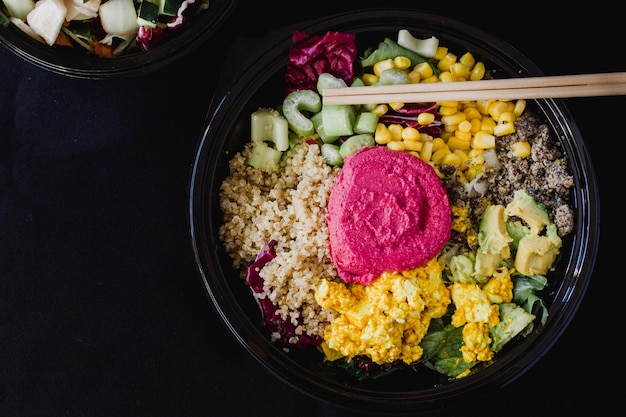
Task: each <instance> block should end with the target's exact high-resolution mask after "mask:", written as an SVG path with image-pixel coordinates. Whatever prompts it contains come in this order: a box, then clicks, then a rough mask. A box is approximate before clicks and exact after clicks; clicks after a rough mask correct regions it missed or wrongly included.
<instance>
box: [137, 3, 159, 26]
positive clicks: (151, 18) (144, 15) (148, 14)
mask: <svg viewBox="0 0 626 417" xmlns="http://www.w3.org/2000/svg"><path fill="white" fill-rule="evenodd" d="M160 3H161V2H160V1H159V0H143V1H142V2H141V5H140V6H139V13H138V16H137V24H138V25H139V26H143V27H146V28H151V29H154V28H155V27H156V26H157V20H158V19H159V9H160V8H161V4H160Z"/></svg>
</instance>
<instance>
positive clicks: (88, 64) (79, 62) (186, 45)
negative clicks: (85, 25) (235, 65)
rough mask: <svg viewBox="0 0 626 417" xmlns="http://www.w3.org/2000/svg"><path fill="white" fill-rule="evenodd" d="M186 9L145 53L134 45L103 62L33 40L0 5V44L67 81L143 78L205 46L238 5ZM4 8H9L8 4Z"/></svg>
mask: <svg viewBox="0 0 626 417" xmlns="http://www.w3.org/2000/svg"><path fill="white" fill-rule="evenodd" d="M11 3H13V2H11ZM18 3H19V2H18ZM24 3H27V2H24ZM189 3H190V6H188V8H187V9H186V10H185V11H183V12H181V13H184V14H185V15H186V17H185V20H184V23H183V24H182V25H180V26H176V27H175V28H173V29H167V30H163V32H162V33H163V36H162V37H160V40H159V41H158V42H154V41H150V42H148V41H146V45H147V47H146V48H143V47H140V46H139V45H135V44H134V43H133V42H137V41H136V40H134V41H131V45H129V46H128V47H126V49H124V50H123V51H122V52H120V53H117V54H113V56H111V57H106V58H104V57H100V56H98V55H97V54H96V53H94V52H93V51H88V50H87V49H85V48H83V47H82V46H80V45H79V44H73V46H72V47H69V46H58V45H56V44H54V45H52V46H51V45H49V44H47V43H46V42H44V41H43V39H37V40H36V39H34V38H33V37H31V36H29V35H27V34H26V33H25V32H24V31H23V30H22V29H21V28H20V27H18V25H16V24H15V23H13V21H12V20H10V19H11V18H12V16H11V14H10V12H9V9H8V8H7V6H5V4H4V3H3V2H0V44H2V45H3V46H4V47H6V48H8V49H9V50H11V51H12V52H14V53H15V54H16V55H18V56H20V57H22V58H23V59H25V60H26V61H28V62H30V63H32V64H34V65H36V66H38V67H41V68H44V69H46V70H49V71H52V72H54V73H58V74H62V75H67V76H71V77H77V78H87V79H106V78H112V77H121V76H133V75H140V74H145V73H147V72H150V71H153V70H156V69H158V68H162V67H164V66H166V65H167V64H169V63H171V62H173V61H175V60H177V59H179V58H181V57H182V56H184V55H186V54H188V53H189V52H191V51H192V50H194V49H195V48H197V47H199V46H200V45H202V44H203V43H204V42H206V41H207V40H208V39H209V38H211V37H212V36H213V35H214V34H215V33H216V32H217V31H218V30H219V29H220V28H221V27H222V25H223V24H224V22H225V21H226V20H227V19H228V17H229V16H230V15H231V14H232V13H233V12H234V10H235V8H236V7H237V4H238V1H237V0H211V1H210V3H209V5H208V7H207V8H206V9H201V8H200V6H198V8H197V10H196V9H193V10H192V8H193V7H194V5H195V4H198V5H199V4H200V2H195V1H191V2H189ZM7 4H10V2H9V0H7ZM101 4H102V5H105V4H106V3H105V2H101ZM136 4H140V3H136ZM180 10H182V7H181V9H180ZM118 21H119V17H113V23H114V24H115V23H116V22H118ZM85 22H87V21H85ZM92 30H93V31H94V32H97V30H96V29H92ZM145 37H146V38H147V37H148V36H147V35H146V36H145ZM155 39H156V37H155Z"/></svg>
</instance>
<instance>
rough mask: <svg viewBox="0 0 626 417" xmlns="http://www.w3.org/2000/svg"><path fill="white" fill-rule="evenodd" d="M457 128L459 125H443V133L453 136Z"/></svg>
mask: <svg viewBox="0 0 626 417" xmlns="http://www.w3.org/2000/svg"><path fill="white" fill-rule="evenodd" d="M457 127H459V125H443V131H444V132H448V133H450V134H452V135H453V134H454V132H455V131H456V129H457Z"/></svg>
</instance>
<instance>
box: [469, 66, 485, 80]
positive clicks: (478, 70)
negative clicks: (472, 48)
mask: <svg viewBox="0 0 626 417" xmlns="http://www.w3.org/2000/svg"><path fill="white" fill-rule="evenodd" d="M484 76H485V64H484V63H483V62H477V63H476V64H474V66H473V67H472V70H471V71H470V77H469V79H470V81H478V80H482V79H483V77H484Z"/></svg>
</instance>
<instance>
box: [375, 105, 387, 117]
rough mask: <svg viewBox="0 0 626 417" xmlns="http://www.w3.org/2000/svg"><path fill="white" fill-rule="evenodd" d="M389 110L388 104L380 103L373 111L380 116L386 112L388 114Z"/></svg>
mask: <svg viewBox="0 0 626 417" xmlns="http://www.w3.org/2000/svg"><path fill="white" fill-rule="evenodd" d="M388 111H389V107H387V105H386V104H379V105H378V106H376V107H374V109H372V110H371V112H372V113H374V114H375V115H376V116H378V117H380V116H384V115H385V114H387V112H388Z"/></svg>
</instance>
